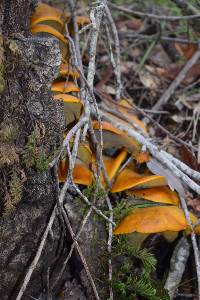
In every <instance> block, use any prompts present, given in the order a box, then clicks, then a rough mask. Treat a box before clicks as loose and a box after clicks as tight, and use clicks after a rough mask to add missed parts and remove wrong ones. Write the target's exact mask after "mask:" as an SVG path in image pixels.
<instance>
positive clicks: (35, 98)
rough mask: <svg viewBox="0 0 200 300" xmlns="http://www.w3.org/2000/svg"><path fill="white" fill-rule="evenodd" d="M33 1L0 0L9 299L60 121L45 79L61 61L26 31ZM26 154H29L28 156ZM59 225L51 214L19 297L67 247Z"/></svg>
mask: <svg viewBox="0 0 200 300" xmlns="http://www.w3.org/2000/svg"><path fill="white" fill-rule="evenodd" d="M33 9H34V1H32V0H19V1H15V0H5V1H1V4H0V16H1V18H0V29H1V34H2V36H3V47H4V63H3V67H4V74H3V76H4V80H5V89H4V91H3V92H2V94H1V95H0V101H1V113H0V130H1V131H0V132H1V135H0V139H1V145H0V186H1V190H0V197H1V202H0V203H1V207H0V212H1V215H2V216H1V218H0V223H1V224H0V266H1V272H0V295H1V299H2V300H4V299H15V297H16V293H17V291H18V289H19V287H20V284H21V283H22V280H23V276H24V274H25V273H24V272H25V271H26V270H27V268H28V266H29V264H30V261H31V259H32V258H33V256H34V255H35V252H36V249H37V247H38V243H39V241H40V238H41V235H42V233H43V231H44V229H45V226H46V223H47V220H48V217H49V214H50V213H51V210H52V206H53V204H54V203H55V201H56V197H55V180H54V178H53V176H52V175H51V172H50V171H48V170H46V171H45V170H43V169H42V168H44V167H45V166H46V164H47V162H48V159H50V158H51V157H53V155H54V154H55V151H56V149H57V148H58V146H59V144H60V142H61V140H62V134H63V128H64V116H63V111H62V104H61V103H58V102H55V101H53V99H52V97H51V94H50V83H51V81H52V80H53V79H54V78H55V76H56V74H57V73H58V68H59V65H60V61H61V55H60V51H59V46H58V42H57V41H56V40H55V39H53V38H46V37H44V38H38V37H37V38H36V37H32V36H31V34H30V29H29V27H30V24H29V20H30V15H31V13H32V12H33ZM33 133H35V134H36V136H35V135H34V134H33ZM31 136H32V137H33V139H34V138H35V139H36V141H34V142H35V143H36V145H35V147H34V150H33V151H32V150H31V151H29V150H30V149H29V148H28V146H27V145H28V144H27V143H29V142H30V137H31ZM34 151H35V153H34ZM25 154H26V156H25ZM43 154H45V155H43ZM33 155H35V157H34V161H31V162H29V161H28V159H29V158H30V160H31V156H33ZM41 157H42V159H41ZM25 158H26V159H25ZM37 160H38V164H36V161H37ZM45 160H46V161H45ZM42 164H43V165H44V166H43V165H42ZM60 228H62V227H60V226H59V219H57V220H56V221H55V224H54V227H53V237H49V239H48V242H47V244H46V246H45V250H44V252H43V255H42V259H41V260H40V262H39V264H38V266H37V268H36V270H35V271H34V273H33V276H32V278H31V281H30V283H29V285H28V288H27V290H26V292H25V294H24V296H23V299H30V296H35V297H36V296H37V297H38V295H39V294H41V293H42V292H43V290H45V287H46V284H47V275H46V274H47V271H48V268H50V275H51V278H52V279H53V274H52V272H53V271H54V274H56V272H58V270H57V269H58V268H59V264H60V263H61V261H62V256H63V255H64V254H65V255H66V250H67V249H66V248H67V247H66V244H65V245H63V243H62V239H63V232H62V230H61V229H60ZM55 266H56V268H55ZM56 270H57V271H56Z"/></svg>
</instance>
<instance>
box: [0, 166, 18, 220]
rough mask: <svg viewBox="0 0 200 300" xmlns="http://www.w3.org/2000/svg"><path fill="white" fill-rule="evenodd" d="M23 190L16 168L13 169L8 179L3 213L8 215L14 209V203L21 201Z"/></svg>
mask: <svg viewBox="0 0 200 300" xmlns="http://www.w3.org/2000/svg"><path fill="white" fill-rule="evenodd" d="M22 192H23V181H22V179H21V178H20V175H19V174H18V172H17V170H13V172H12V175H11V179H10V181H9V193H7V195H6V197H5V200H6V201H5V208H4V213H3V215H4V216H5V215H9V214H10V213H11V212H13V211H14V209H15V207H16V205H17V204H18V203H19V202H20V201H21V198H22Z"/></svg>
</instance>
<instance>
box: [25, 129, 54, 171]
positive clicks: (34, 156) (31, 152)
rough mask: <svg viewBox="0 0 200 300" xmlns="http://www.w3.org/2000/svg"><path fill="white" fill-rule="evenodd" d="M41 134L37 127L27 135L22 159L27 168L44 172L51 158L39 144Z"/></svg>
mask: <svg viewBox="0 0 200 300" xmlns="http://www.w3.org/2000/svg"><path fill="white" fill-rule="evenodd" d="M40 143H41V135H40V130H39V128H38V127H35V129H34V130H33V131H32V133H31V134H30V135H29V137H28V142H27V143H26V145H25V147H24V151H23V156H22V161H23V163H24V164H25V166H26V167H27V168H34V169H35V170H36V171H37V172H38V173H42V172H45V171H46V170H47V169H48V165H49V163H50V161H51V160H52V158H53V155H52V156H48V155H47V154H46V153H45V152H44V151H43V149H42V148H41V146H40Z"/></svg>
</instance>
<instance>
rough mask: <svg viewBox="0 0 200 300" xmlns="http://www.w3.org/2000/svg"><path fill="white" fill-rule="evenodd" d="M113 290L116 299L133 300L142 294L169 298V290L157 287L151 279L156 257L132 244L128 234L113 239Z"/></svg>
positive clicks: (149, 296)
mask: <svg viewBox="0 0 200 300" xmlns="http://www.w3.org/2000/svg"><path fill="white" fill-rule="evenodd" d="M112 255H113V263H114V265H116V266H115V268H114V274H113V275H114V276H113V278H114V279H113V290H114V293H115V297H116V299H119V300H129V299H130V300H132V299H134V298H135V296H136V295H141V296H143V297H145V298H146V299H150V300H164V299H166V300H167V299H169V296H168V294H167V292H166V291H165V290H164V289H163V287H161V288H157V284H155V282H154V281H153V280H152V279H151V274H152V272H153V271H154V270H155V267H156V259H155V257H154V256H153V254H151V253H150V252H149V251H148V250H147V249H139V248H138V247H135V246H133V245H131V243H130V241H129V238H128V237H127V236H125V235H124V236H120V237H117V238H116V237H115V238H114V241H113V252H112Z"/></svg>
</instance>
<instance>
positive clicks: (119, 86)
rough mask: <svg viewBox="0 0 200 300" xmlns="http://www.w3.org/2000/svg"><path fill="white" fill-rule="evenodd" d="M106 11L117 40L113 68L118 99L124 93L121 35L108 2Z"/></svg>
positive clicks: (115, 40)
mask: <svg viewBox="0 0 200 300" xmlns="http://www.w3.org/2000/svg"><path fill="white" fill-rule="evenodd" d="M105 12H106V16H107V18H108V21H109V23H110V26H111V29H112V32H113V36H114V42H115V55H116V61H114V64H113V68H114V73H115V76H116V82H117V86H116V99H117V100H119V99H120V98H121V93H122V81H121V63H120V43H119V36H118V31H117V28H116V25H115V22H114V20H113V17H112V14H111V12H110V9H109V7H108V6H107V4H106V5H105Z"/></svg>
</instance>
